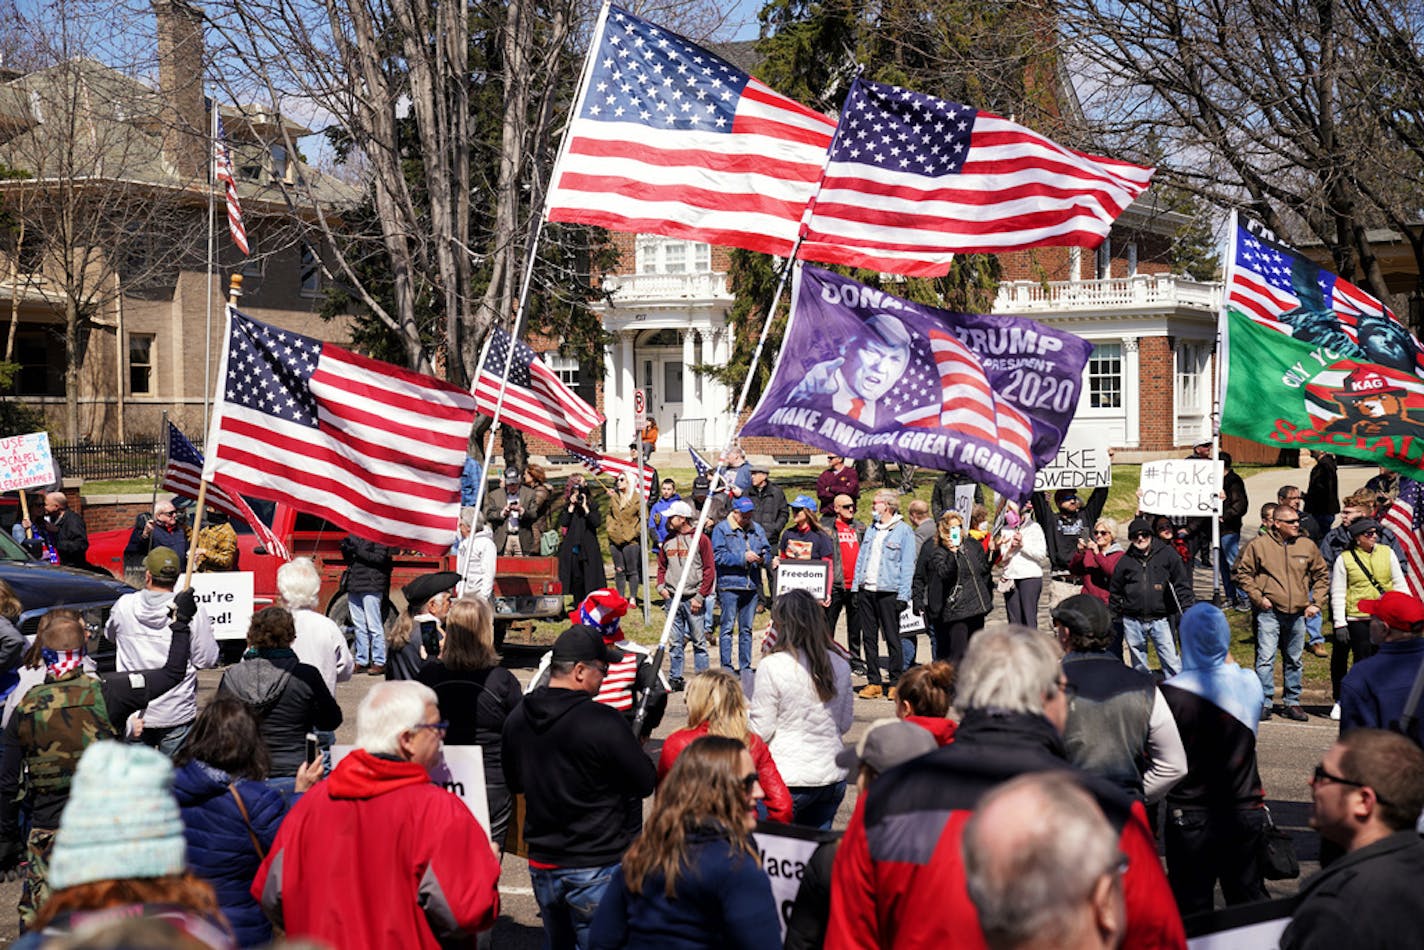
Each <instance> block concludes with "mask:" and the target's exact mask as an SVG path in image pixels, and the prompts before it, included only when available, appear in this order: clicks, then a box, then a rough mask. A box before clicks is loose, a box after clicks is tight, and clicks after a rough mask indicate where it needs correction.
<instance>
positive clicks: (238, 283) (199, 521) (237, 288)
mask: <svg viewBox="0 0 1424 950" xmlns="http://www.w3.org/2000/svg"><path fill="white" fill-rule="evenodd" d="M241 296H242V275H241V274H233V275H232V277H231V278H230V279H229V281H228V291H227V305H228V306H229V307H236V306H237V300H238V298H239V297H241ZM203 449H204V450H205V451H212V446H210V445H205V446H203ZM207 501H208V480H207V479H206V478H205V479H203V480H202V482H201V483H199V485H198V501H197V505H196V508H197V514H196V515H194V516H193V538H192V540H191V541H189V542H188V569H187V571H186V574H187V578H188V579H187V581H186V583H185V586H184V588H183V589H184V590H189V589H191V588H192V586H193V568H194V566H195V565H196V564H197V560H198V537H199V535H201V534H202V532H203V511H204V509H205V508H206V507H207Z"/></svg>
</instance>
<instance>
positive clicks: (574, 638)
mask: <svg viewBox="0 0 1424 950" xmlns="http://www.w3.org/2000/svg"><path fill="white" fill-rule="evenodd" d="M553 659H554V661H555V662H559V663H585V662H587V661H589V660H599V661H601V662H603V663H617V662H618V661H619V660H621V659H623V651H622V650H620V649H618V648H617V647H611V646H609V645H608V644H607V643H605V642H604V639H603V635H602V634H600V633H599V632H598V631H597V630H595V629H594V628H593V627H586V626H584V625H583V624H579V623H576V624H574V625H573V626H572V627H570V628H569V629H567V630H565V631H564V632H563V633H561V634H559V639H557V640H555V641H554V653H553Z"/></svg>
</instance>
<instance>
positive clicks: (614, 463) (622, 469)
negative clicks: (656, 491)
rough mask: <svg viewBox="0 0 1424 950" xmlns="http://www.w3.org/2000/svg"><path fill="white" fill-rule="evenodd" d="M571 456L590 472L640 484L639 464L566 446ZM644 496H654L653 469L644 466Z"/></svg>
mask: <svg viewBox="0 0 1424 950" xmlns="http://www.w3.org/2000/svg"><path fill="white" fill-rule="evenodd" d="M564 448H565V449H567V450H568V452H569V454H570V455H572V456H573V457H574V458H576V459H578V460H579V464H580V465H582V466H583V467H584V468H586V469H588V470H589V471H590V472H595V473H597V474H600V475H602V474H608V475H614V476H617V475H624V476H627V478H628V481H629V483H631V484H634V485H636V484H637V483H638V463H637V462H630V461H627V460H626V459H620V458H614V457H613V456H612V455H601V454H599V453H598V452H595V451H594V450H593V449H586V448H581V447H578V446H573V445H567V444H566V445H565V446H564ZM643 494H644V495H646V496H647V497H649V498H651V497H652V494H653V467H652V466H651V465H644V466H643Z"/></svg>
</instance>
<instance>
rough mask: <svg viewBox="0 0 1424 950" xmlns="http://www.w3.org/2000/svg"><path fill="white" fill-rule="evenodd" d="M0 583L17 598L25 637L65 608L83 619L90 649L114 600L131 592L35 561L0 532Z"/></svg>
mask: <svg viewBox="0 0 1424 950" xmlns="http://www.w3.org/2000/svg"><path fill="white" fill-rule="evenodd" d="M0 580H3V581H4V582H5V583H7V584H9V585H10V588H11V589H12V590H13V591H14V592H15V595H16V596H17V597H19V598H20V623H19V627H20V632H21V633H23V634H24V635H25V636H27V637H33V636H34V635H35V629H36V628H37V627H38V626H39V623H40V618H41V617H43V616H44V615H45V614H47V613H49V612H50V611H51V610H53V609H55V608H56V607H67V608H69V609H71V610H77V611H79V612H80V613H81V614H82V615H83V616H84V623H85V626H87V627H88V628H89V635H90V643H91V648H92V647H93V645H94V639H95V637H99V638H100V639H102V636H101V635H102V633H103V630H104V622H105V621H106V620H108V618H109V608H110V607H112V606H113V605H114V601H116V600H118V599H119V598H120V597H122V596H123V595H124V594H129V593H132V592H133V588H132V587H130V586H129V585H128V584H125V583H123V582H122V581H118V580H115V579H114V578H112V577H108V576H106V575H103V574H95V573H90V572H89V571H81V570H77V569H75V568H72V567H59V566H57V565H54V564H49V563H46V562H44V561H37V560H35V559H34V558H32V557H30V555H29V554H27V553H26V552H25V549H24V548H22V547H20V545H19V544H17V543H15V540H14V539H13V538H11V537H10V535H9V534H7V533H0ZM91 652H93V651H92V649H91Z"/></svg>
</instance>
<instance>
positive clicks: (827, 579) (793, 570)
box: [776, 559, 831, 600]
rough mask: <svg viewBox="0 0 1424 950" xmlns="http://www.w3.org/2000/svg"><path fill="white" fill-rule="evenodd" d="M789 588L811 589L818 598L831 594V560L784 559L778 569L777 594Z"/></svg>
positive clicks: (779, 594)
mask: <svg viewBox="0 0 1424 950" xmlns="http://www.w3.org/2000/svg"><path fill="white" fill-rule="evenodd" d="M789 590H805V591H810V592H811V596H812V597H815V598H816V599H817V600H827V599H828V598H829V597H830V596H831V562H829V561H821V560H817V561H794V560H785V559H783V560H782V562H781V565H780V566H779V567H778V568H777V569H776V596H778V597H780V596H781V595H782V594H784V593H786V592H787V591H789Z"/></svg>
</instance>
